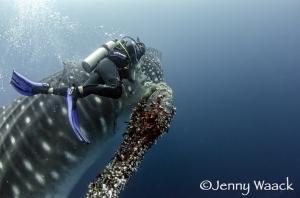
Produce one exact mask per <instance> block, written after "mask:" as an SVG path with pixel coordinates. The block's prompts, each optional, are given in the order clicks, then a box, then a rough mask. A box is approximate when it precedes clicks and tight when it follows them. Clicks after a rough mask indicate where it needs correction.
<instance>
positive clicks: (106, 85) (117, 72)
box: [37, 43, 143, 99]
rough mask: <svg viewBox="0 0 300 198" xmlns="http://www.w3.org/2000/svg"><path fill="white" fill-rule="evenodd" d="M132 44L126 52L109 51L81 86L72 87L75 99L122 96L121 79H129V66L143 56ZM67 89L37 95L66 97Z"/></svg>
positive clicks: (57, 89)
mask: <svg viewBox="0 0 300 198" xmlns="http://www.w3.org/2000/svg"><path fill="white" fill-rule="evenodd" d="M134 47H135V46H134V45H133V44H132V43H129V44H127V45H126V51H125V50H122V48H116V49H114V50H111V51H109V53H108V55H107V56H106V57H105V58H104V59H102V60H101V61H100V62H99V63H98V64H97V66H96V68H95V70H94V71H93V72H92V73H91V75H90V77H89V79H88V80H87V81H86V82H85V83H84V84H83V86H78V87H74V90H75V95H76V97H86V96H88V95H90V94H96V95H100V96H104V97H110V98H115V99H116V98H119V97H120V96H121V95H122V79H124V78H125V79H128V78H129V69H128V66H129V64H132V63H135V62H136V61H137V60H138V59H140V57H141V56H142V55H143V54H142V53H137V51H135V48H134ZM68 88H69V87H61V88H52V87H50V88H49V89H47V90H44V91H43V90H37V92H38V93H43V92H45V91H46V94H55V95H61V96H66V95H67V90H68Z"/></svg>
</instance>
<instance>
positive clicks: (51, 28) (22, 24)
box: [4, 0, 79, 62]
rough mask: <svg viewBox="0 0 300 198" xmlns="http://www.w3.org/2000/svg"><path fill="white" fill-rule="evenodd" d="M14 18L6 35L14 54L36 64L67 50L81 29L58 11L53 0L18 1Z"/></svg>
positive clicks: (15, 4) (11, 19)
mask: <svg viewBox="0 0 300 198" xmlns="http://www.w3.org/2000/svg"><path fill="white" fill-rule="evenodd" d="M12 9H13V11H14V12H13V13H14V14H15V16H14V17H11V18H10V20H9V24H8V27H7V28H6V31H5V32H4V36H5V39H6V40H7V41H8V43H9V46H10V48H11V50H13V51H15V50H16V49H17V51H18V52H19V53H22V54H23V55H24V54H25V55H26V57H27V58H29V59H31V61H32V62H34V60H36V59H37V57H38V58H39V59H40V58H41V57H42V56H47V55H49V54H57V56H59V55H60V54H61V53H63V51H64V50H65V47H66V44H65V42H63V41H64V40H66V39H65V38H66V37H68V36H69V37H70V34H71V33H72V32H74V30H75V28H77V27H78V26H79V25H78V24H76V23H74V22H72V21H71V20H70V19H69V17H67V16H62V15H61V13H59V12H58V11H57V10H56V9H55V1H53V0H15V1H13V3H12Z"/></svg>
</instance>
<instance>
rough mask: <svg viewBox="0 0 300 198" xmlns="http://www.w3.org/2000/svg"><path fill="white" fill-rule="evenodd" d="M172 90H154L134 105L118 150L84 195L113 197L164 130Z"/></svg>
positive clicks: (170, 113)
mask: <svg viewBox="0 0 300 198" xmlns="http://www.w3.org/2000/svg"><path fill="white" fill-rule="evenodd" d="M175 111H176V109H175V106H174V105H173V101H172V92H171V91H167V89H156V90H155V91H153V92H152V94H151V95H150V96H148V97H144V98H142V99H141V100H140V101H139V103H138V104H137V106H136V107H135V108H134V110H133V112H132V114H131V117H130V121H129V123H128V127H127V132H126V133H125V134H124V140H123V142H122V143H121V145H120V147H119V149H118V151H117V152H116V153H115V155H114V157H113V159H112V161H111V162H110V163H109V164H108V165H107V166H106V168H105V169H104V171H103V172H102V173H101V174H100V175H98V176H97V177H96V179H95V181H93V182H92V183H91V184H90V185H89V191H88V193H87V195H86V197H89V198H99V197H101V198H115V197H118V195H119V193H120V192H121V191H122V190H123V189H124V187H125V185H126V183H127V181H128V180H129V178H130V176H131V175H132V173H133V172H134V171H137V168H138V166H139V164H140V163H141V161H142V159H143V157H144V155H145V153H146V151H147V150H148V149H150V148H151V147H152V146H153V144H155V143H156V141H157V139H158V138H159V137H161V135H162V134H164V133H165V132H167V131H168V129H169V127H170V122H171V119H172V117H173V115H174V114H175Z"/></svg>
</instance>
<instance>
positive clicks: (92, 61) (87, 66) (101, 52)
mask: <svg viewBox="0 0 300 198" xmlns="http://www.w3.org/2000/svg"><path fill="white" fill-rule="evenodd" d="M117 44H118V40H113V41H108V42H107V43H105V44H104V45H102V47H100V48H98V49H96V50H95V51H94V52H93V53H91V54H90V55H89V56H88V57H86V58H85V59H84V60H83V61H82V63H81V65H82V67H83V69H84V70H85V71H86V72H88V73H90V72H92V71H93V70H94V69H95V67H96V65H97V63H98V62H99V61H100V60H101V59H103V58H104V57H105V56H106V55H107V54H108V52H109V51H110V50H112V49H113V48H114V47H116V45H117Z"/></svg>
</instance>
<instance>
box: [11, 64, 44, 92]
mask: <svg viewBox="0 0 300 198" xmlns="http://www.w3.org/2000/svg"><path fill="white" fill-rule="evenodd" d="M10 84H11V85H12V86H13V87H14V88H15V90H16V91H17V92H19V93H20V94H22V95H25V96H33V95H35V94H38V93H47V91H48V88H49V87H50V86H49V84H47V83H38V82H33V81H31V80H29V79H27V78H26V77H25V76H22V75H21V74H19V73H18V72H16V71H15V70H13V73H12V77H11V81H10Z"/></svg>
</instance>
